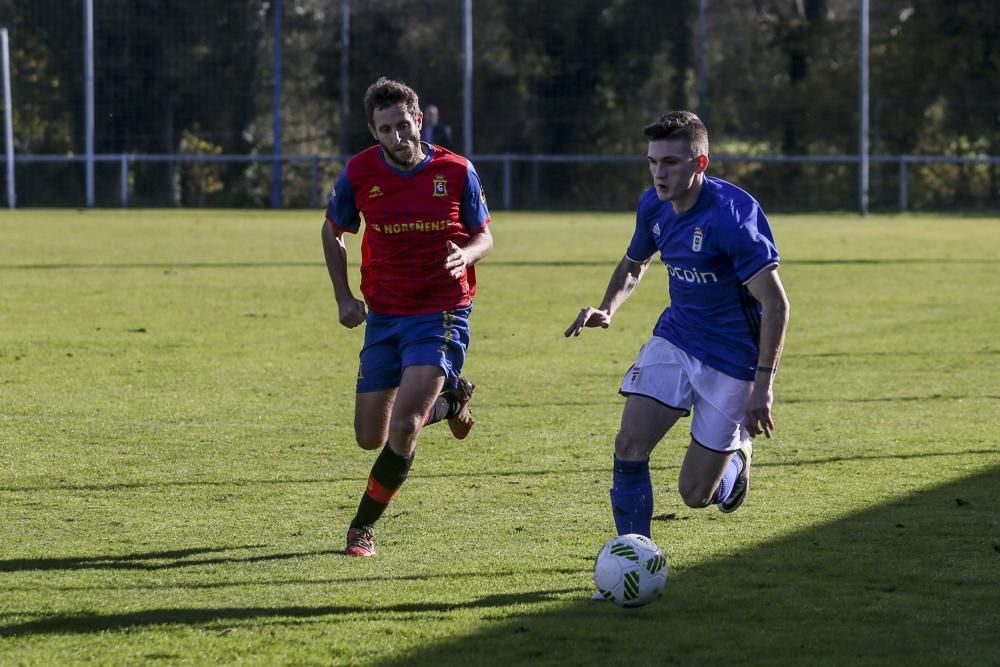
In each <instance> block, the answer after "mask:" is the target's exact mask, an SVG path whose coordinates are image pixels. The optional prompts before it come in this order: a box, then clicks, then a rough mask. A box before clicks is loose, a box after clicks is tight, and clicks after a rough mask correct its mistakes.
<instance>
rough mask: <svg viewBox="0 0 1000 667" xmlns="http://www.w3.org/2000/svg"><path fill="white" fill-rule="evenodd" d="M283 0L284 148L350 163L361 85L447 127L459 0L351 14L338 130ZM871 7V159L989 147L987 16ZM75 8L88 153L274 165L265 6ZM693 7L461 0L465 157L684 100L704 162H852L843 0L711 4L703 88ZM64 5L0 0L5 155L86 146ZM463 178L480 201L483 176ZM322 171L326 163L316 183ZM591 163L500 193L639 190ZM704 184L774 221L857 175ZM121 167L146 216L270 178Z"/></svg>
mask: <svg viewBox="0 0 1000 667" xmlns="http://www.w3.org/2000/svg"><path fill="white" fill-rule="evenodd" d="M282 4H283V20H284V31H283V39H282V44H283V55H284V68H283V71H282V77H283V82H284V85H283V106H282V115H283V119H284V128H285V134H284V138H283V150H284V152H285V153H287V154H324V155H337V154H349V153H352V152H356V151H357V150H359V149H361V148H363V147H365V146H367V145H369V143H370V136H369V135H368V134H367V132H366V130H365V127H364V119H363V110H362V107H361V98H362V96H363V93H364V90H365V88H366V87H367V85H368V84H369V83H370V82H371V81H372V80H374V79H375V78H376V77H377V76H379V75H388V76H391V77H397V78H401V79H403V80H405V81H407V82H408V83H410V84H411V85H413V86H414V87H415V88H416V89H417V90H418V92H419V93H420V94H421V97H422V100H423V101H424V102H434V103H435V104H437V105H438V106H439V107H440V108H441V109H442V115H443V119H444V120H445V121H447V122H449V123H450V124H451V125H452V126H453V127H454V130H455V137H456V138H458V137H461V136H462V132H463V129H464V128H463V127H462V118H461V109H462V85H461V83H462V78H461V72H462V57H463V56H462V48H461V47H462V2H461V1H460V0H375V1H373V2H358V1H355V2H353V3H352V5H351V34H350V40H351V41H350V49H349V62H348V65H349V67H348V69H349V72H350V76H349V84H350V85H349V88H348V97H349V99H348V104H349V109H350V115H349V116H348V117H346V118H345V117H343V116H344V114H343V113H342V106H343V105H342V99H341V96H342V93H341V79H340V71H341V58H342V49H341V46H342V45H341V43H340V22H341V16H340V6H341V5H340V3H339V2H329V1H328V0H284V2H283V3H282ZM871 4H872V8H871V91H872V147H873V152H874V153H876V154H885V155H900V154H918V155H920V154H924V155H927V154H944V155H953V156H970V155H995V154H997V153H998V152H1000V150H998V147H997V145H998V140H1000V129H998V128H1000V122H998V120H1000V117H998V110H1000V46H998V45H1000V40H998V39H997V37H996V36H997V34H1000V4H998V3H996V2H992V1H991V0H958V1H956V2H951V1H946V0H885V1H880V2H875V3H871ZM94 7H95V15H96V16H95V31H96V39H97V43H96V50H97V52H96V58H95V60H96V63H95V66H96V77H95V80H96V94H97V102H96V105H97V113H96V116H97V150H98V151H99V152H108V153H173V152H180V151H183V152H221V153H235V154H268V153H270V151H271V143H272V135H271V128H272V119H271V82H272V77H273V75H274V72H273V71H272V53H273V46H274V44H273V37H274V36H273V31H272V18H273V17H272V14H271V12H272V11H273V7H272V5H271V3H269V2H262V1H260V0H217V1H215V2H211V3H206V2H198V1H195V0H157V1H153V0H138V1H136V0H95V3H94ZM697 8H698V3H697V1H696V0H677V1H675V2H670V3H667V4H664V3H662V2H659V1H656V0H570V1H568V2H558V3H528V2H520V1H518V0H496V1H490V2H485V1H480V2H476V3H475V4H474V12H473V22H474V35H475V62H474V72H475V76H474V82H475V89H474V106H475V113H474V127H473V128H472V130H473V137H474V152H475V153H478V154H484V153H554V154H560V153H598V154H636V155H641V153H642V152H643V151H644V150H645V147H644V144H643V138H642V135H641V132H640V130H641V127H642V126H643V125H644V124H645V123H647V122H648V121H649V120H651V119H652V118H654V117H655V116H656V115H657V114H658V113H660V112H661V111H663V110H664V109H666V108H693V109H695V110H698V111H700V112H701V113H702V114H703V115H704V117H705V118H706V120H707V121H708V123H709V128H710V131H711V133H712V138H713V150H714V152H716V153H720V154H721V153H729V154H740V155H755V154H757V155H759V154H784V155H817V154H852V153H855V152H856V150H857V127H858V119H857V71H858V60H857V35H858V16H857V2H855V1H854V0H734V1H733V2H709V3H708V24H707V25H708V33H707V41H706V43H705V53H706V56H707V62H706V65H707V69H706V72H707V75H706V77H705V80H704V81H701V82H699V81H698V80H697V76H696V73H697V59H698V54H699V44H700V42H699V38H698V32H697ZM82 16H83V12H82V2H81V1H80V0H0V25H3V26H7V27H8V28H9V29H10V33H11V44H12V48H13V54H12V60H13V73H14V85H13V88H14V96H15V109H14V111H15V125H16V128H17V132H16V143H17V150H18V152H20V153H59V154H64V153H80V152H81V151H82V150H83V92H82V90H83V85H82V78H83V64H82V51H83V47H82V27H81V24H82ZM700 90H702V91H704V93H705V95H704V96H703V97H702V96H700V94H699V91H700ZM459 148H461V146H459ZM479 166H480V171H482V172H483V174H484V179H485V180H486V182H487V186H488V187H491V189H493V190H494V191H495V190H496V189H497V188H498V187H499V179H500V173H499V168H498V167H497V166H496V165H493V164H487V163H483V164H481V165H479ZM720 166H721V165H720ZM339 168H340V164H339V163H338V162H336V161H328V162H324V164H323V169H324V182H325V181H328V180H330V179H332V178H333V176H334V175H335V174H336V173H337V171H339ZM20 169H21V170H22V171H23V172H24V176H23V177H22V179H21V184H22V186H21V189H22V194H21V199H22V201H23V202H25V203H34V204H39V203H49V204H51V203H60V202H65V203H68V202H74V201H75V202H78V201H79V200H80V192H81V190H82V185H81V182H82V177H81V172H82V169H81V168H80V167H79V165H75V166H66V165H60V166H52V165H46V166H40V165H26V166H23V167H20ZM114 169H115V168H114V167H111V166H108V167H104V168H102V172H103V174H104V178H102V179H100V182H101V183H102V184H103V190H102V193H100V196H101V197H103V198H104V199H105V200H107V201H109V202H113V201H115V196H116V192H117V180H116V178H114ZM608 171H609V169H608V168H607V167H601V168H595V167H593V166H589V167H588V166H583V167H577V166H567V165H560V164H549V165H541V166H539V165H528V164H521V165H518V166H517V168H516V169H515V173H514V174H513V181H514V185H515V191H516V197H515V204H516V205H520V206H525V205H528V206H536V207H551V206H579V205H583V206H585V207H586V206H590V207H592V206H601V207H608V206H612V207H617V208H628V207H630V206H631V203H632V202H633V201H634V199H635V194H636V189H637V187H640V186H641V185H642V181H638V182H636V181H635V180H634V179H633V177H632V176H631V175H627V176H621V177H618V176H617V175H616V177H615V178H608ZM611 171H612V173H615V171H616V170H615V169H611ZM997 171H998V169H997V167H996V166H992V167H990V166H985V165H975V166H963V167H959V166H949V165H944V166H937V165H935V166H921V167H919V168H914V169H913V173H912V174H911V176H912V177H913V179H914V181H913V183H912V185H911V188H910V189H911V192H912V193H913V202H912V203H913V205H914V206H915V207H917V208H929V207H938V208H945V207H948V208H955V207H964V208H970V207H976V206H982V205H991V206H996V205H997V204H998V203H1000V194H998V189H1000V186H998V183H1000V180H998V173H997ZM720 173H721V174H722V175H724V176H729V177H738V178H739V179H741V183H742V184H744V185H745V186H746V187H747V188H748V189H750V190H751V191H753V192H754V193H755V194H759V195H760V197H761V198H762V199H763V200H764V201H765V202H769V201H770V202H774V203H776V204H777V205H778V206H780V207H782V208H836V207H838V206H839V207H845V205H846V206H850V204H851V202H853V201H854V192H855V190H856V183H857V177H856V171H855V169H854V167H853V166H842V165H788V166H778V167H772V166H767V167H764V166H762V165H752V166H749V167H747V166H743V167H740V168H735V167H734V168H733V169H729V170H727V169H723V170H722V172H720ZM306 176H307V174H306V173H305V172H304V171H303V170H302V169H301V168H297V167H294V166H290V167H288V168H286V170H285V176H284V179H285V184H284V186H285V191H286V199H287V201H288V202H289V203H290V204H291V205H293V206H295V205H297V206H306V205H310V203H311V202H312V200H313V193H312V192H310V188H311V184H310V183H309V179H308V178H306ZM133 178H134V182H133V184H132V188H133V192H134V197H135V202H136V203H142V202H146V203H153V204H159V205H162V204H170V203H173V204H188V205H242V206H246V205H260V204H262V203H264V202H266V201H267V200H268V192H269V188H270V183H269V178H270V174H269V167H267V166H262V165H261V164H260V163H249V164H247V163H233V164H229V165H225V166H221V167H220V166H212V167H204V166H203V167H201V168H200V169H195V168H194V167H190V166H185V167H175V166H170V165H167V164H158V163H157V164H144V165H139V166H138V167H137V168H136V169H135V174H134V177H133ZM213 179H214V180H215V181H216V183H215V184H213ZM205 181H207V183H206V182H205ZM220 184H221V187H220ZM896 188H897V183H896V167H895V165H890V166H887V167H878V166H876V168H875V173H874V174H873V189H874V192H873V202H874V205H875V206H876V207H877V206H879V205H882V206H891V205H894V204H895V193H896ZM789 192H791V193H794V195H792V196H790V195H789V194H788V193H789Z"/></svg>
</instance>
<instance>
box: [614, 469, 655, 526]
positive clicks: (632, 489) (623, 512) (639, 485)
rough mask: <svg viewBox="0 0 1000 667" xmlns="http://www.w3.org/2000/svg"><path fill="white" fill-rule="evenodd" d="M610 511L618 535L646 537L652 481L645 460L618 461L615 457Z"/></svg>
mask: <svg viewBox="0 0 1000 667" xmlns="http://www.w3.org/2000/svg"><path fill="white" fill-rule="evenodd" d="M613 479H614V483H613V484H614V485H613V486H612V487H611V512H612V514H614V517H615V528H616V529H617V530H618V534H619V535H625V534H626V533H639V534H640V535H645V536H646V537H650V534H649V532H650V531H649V524H650V522H651V521H652V519H653V482H652V481H651V480H650V478H649V461H620V460H619V459H618V457H615V468H614V477H613Z"/></svg>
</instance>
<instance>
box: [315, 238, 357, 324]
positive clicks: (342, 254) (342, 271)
mask: <svg viewBox="0 0 1000 667" xmlns="http://www.w3.org/2000/svg"><path fill="white" fill-rule="evenodd" d="M343 236H344V232H343V231H340V230H335V229H334V228H333V226H332V225H331V224H330V223H328V222H324V223H323V255H324V257H326V270H327V272H328V273H329V274H330V282H332V283H333V294H334V296H335V297H336V299H337V309H338V311H339V315H338V316H339V320H340V323H341V324H343V325H344V326H345V327H347V328H348V329H353V328H354V327H356V326H358V325H359V324H361V323H362V322H364V321H365V317H366V311H365V302H364V301H362V300H361V299H358V298H356V297H355V296H354V293H353V292H351V286H350V284H349V283H348V282H347V247H346V246H345V245H344V239H343Z"/></svg>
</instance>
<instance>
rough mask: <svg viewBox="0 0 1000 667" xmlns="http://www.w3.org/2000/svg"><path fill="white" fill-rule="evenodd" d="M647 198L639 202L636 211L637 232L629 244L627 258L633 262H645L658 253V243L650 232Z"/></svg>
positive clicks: (633, 234)
mask: <svg viewBox="0 0 1000 667" xmlns="http://www.w3.org/2000/svg"><path fill="white" fill-rule="evenodd" d="M645 203H646V200H645V197H643V198H642V199H640V200H639V205H638V206H637V207H636V211H635V231H634V232H633V233H632V241H631V242H629V244H628V250H626V251H625V256H626V257H628V258H629V259H630V260H632V261H633V262H639V263H642V262H645V261H646V260H647V259H649V258H650V257H652V256H653V254H654V253H655V252H656V241H655V240H654V239H653V235H652V233H650V231H649V214H650V208H649V206H646V205H645Z"/></svg>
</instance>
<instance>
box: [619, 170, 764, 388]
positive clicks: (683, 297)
mask: <svg viewBox="0 0 1000 667" xmlns="http://www.w3.org/2000/svg"><path fill="white" fill-rule="evenodd" d="M657 251H659V252H660V259H661V260H662V261H663V264H664V265H665V266H666V267H667V273H668V275H669V283H670V305H669V306H667V309H666V310H664V311H663V314H662V315H660V319H659V320H658V321H657V322H656V326H655V328H654V329H653V334H654V335H656V336H661V337H663V338H666V339H667V340H669V341H670V342H671V343H673V344H674V345H676V346H677V347H679V348H681V349H682V350H684V351H685V352H687V353H688V354H690V355H691V356H693V357H694V358H696V359H699V360H701V361H702V362H704V363H705V364H707V365H709V366H711V367H712V368H715V369H716V370H719V371H722V372H723V373H725V374H726V375H729V376H732V377H735V378H738V379H740V380H753V379H754V372H755V369H756V366H757V350H758V344H759V341H760V316H761V312H762V309H761V305H760V303H758V302H757V300H756V299H754V298H753V296H751V294H750V291H749V290H748V289H747V288H746V283H747V282H749V281H750V280H751V279H752V278H753V277H754V276H756V275H757V274H758V273H760V272H761V271H763V270H764V269H766V268H768V267H771V266H775V265H777V264H778V263H779V261H780V257H779V256H778V248H777V246H776V245H775V243H774V237H773V236H772V234H771V228H770V226H769V225H768V222H767V218H766V217H765V216H764V211H762V210H761V208H760V204H758V203H757V201H756V200H755V199H754V198H753V197H751V196H750V195H749V194H747V193H746V192H744V191H743V190H741V189H739V188H738V187H736V186H735V185H733V184H732V183H727V182H726V181H723V180H722V179H719V178H713V177H710V176H706V177H705V181H704V183H703V185H702V188H701V193H700V194H699V195H698V201H697V202H695V205H694V206H692V207H691V208H690V209H688V210H687V211H684V212H683V213H681V214H677V213H675V212H674V209H673V206H671V204H670V202H663V201H660V199H659V198H658V197H657V196H656V190H655V189H654V188H650V189H649V190H647V191H646V192H644V193H643V195H642V197H641V198H640V199H639V206H638V210H637V212H636V221H635V234H634V235H633V236H632V242H631V243H630V244H629V247H628V252H627V253H626V254H627V256H628V258H629V259H631V260H633V261H636V262H644V261H646V260H647V259H649V258H650V257H652V256H653V254H654V253H656V252H657Z"/></svg>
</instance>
